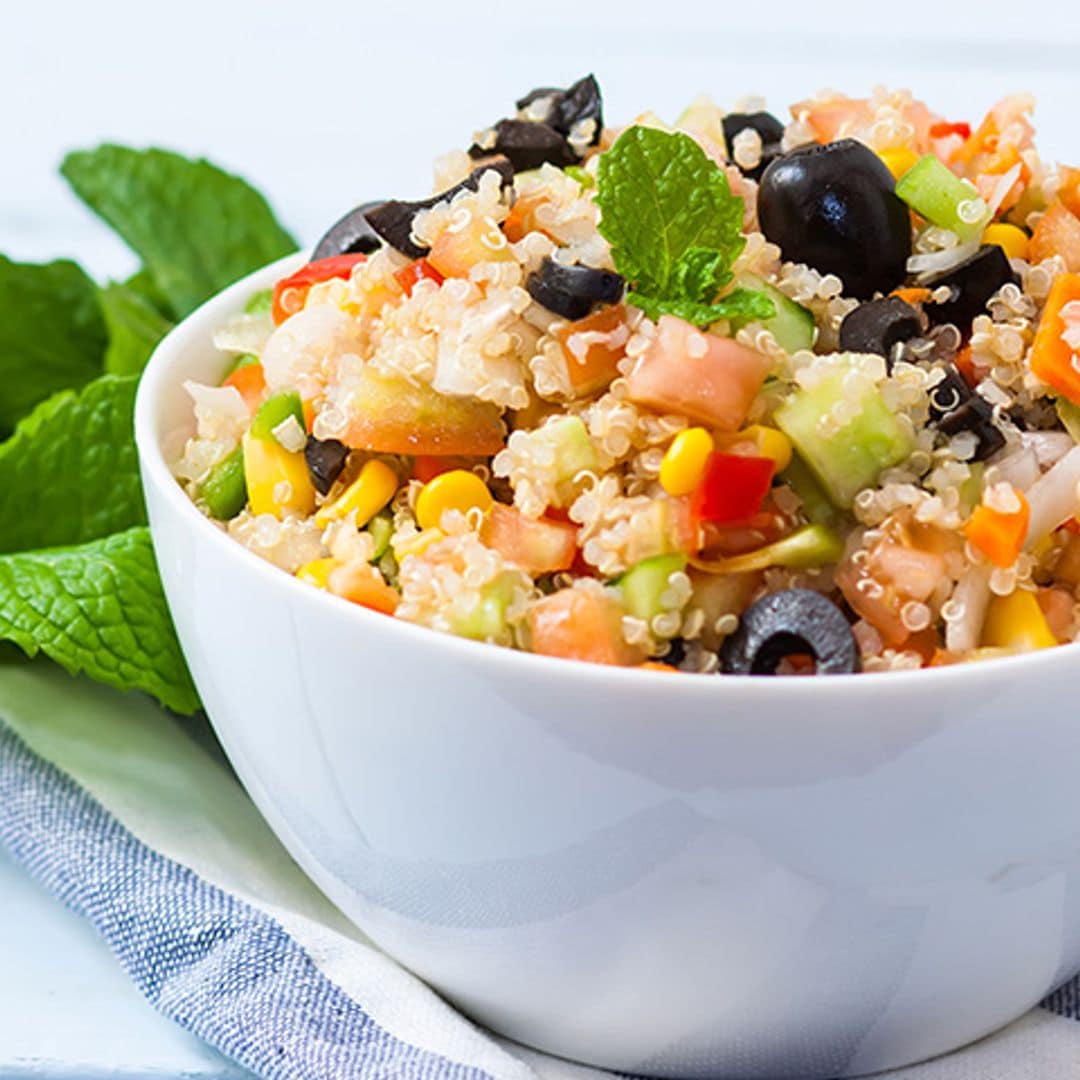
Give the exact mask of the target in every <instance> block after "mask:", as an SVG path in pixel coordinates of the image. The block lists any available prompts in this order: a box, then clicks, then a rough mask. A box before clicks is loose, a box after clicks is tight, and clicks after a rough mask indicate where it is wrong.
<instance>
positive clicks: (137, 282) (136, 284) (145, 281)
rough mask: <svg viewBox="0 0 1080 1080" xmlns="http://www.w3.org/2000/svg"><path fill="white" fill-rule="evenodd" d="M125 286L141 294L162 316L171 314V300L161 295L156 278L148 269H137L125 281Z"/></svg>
mask: <svg viewBox="0 0 1080 1080" xmlns="http://www.w3.org/2000/svg"><path fill="white" fill-rule="evenodd" d="M123 285H124V288H126V289H128V290H129V291H131V292H133V293H136V294H138V295H139V296H141V297H142V298H143V299H144V300H145V301H146V302H147V303H148V304H149V305H150V306H151V307H152V308H154V309H155V310H156V311H157V313H158V314H159V315H161V316H162V318H166V317H168V315H169V302H168V300H166V299H165V297H164V296H162V295H161V291H160V290H159V289H158V287H157V286H156V285H155V284H154V279H153V278H152V277H151V276H150V274H149V273H148V272H147V271H146V270H137V271H136V272H135V273H134V274H132V275H131V277H129V278H128V279H127V281H125V282H124V283H123Z"/></svg>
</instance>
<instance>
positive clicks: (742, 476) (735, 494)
mask: <svg viewBox="0 0 1080 1080" xmlns="http://www.w3.org/2000/svg"><path fill="white" fill-rule="evenodd" d="M775 471H776V462H775V461H773V459H772V458H766V457H749V456H745V455H743V454H724V453H721V452H720V451H718V450H714V451H713V452H712V453H711V454H710V455H709V459H708V461H707V462H706V463H705V475H704V477H703V478H702V481H701V484H700V486H699V487H698V489H697V491H695V492H694V494H693V496H692V502H693V508H694V515H695V516H696V517H697V519H698V520H699V521H702V522H706V521H710V522H719V523H721V524H723V523H727V522H732V521H745V520H746V519H747V518H750V517H753V516H754V514H756V513H757V512H758V511H759V510H760V509H761V504H762V502H763V501H764V499H765V496H766V495H768V493H769V487H770V486H771V484H772V478H773V473H774V472H775Z"/></svg>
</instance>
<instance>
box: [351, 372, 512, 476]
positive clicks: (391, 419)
mask: <svg viewBox="0 0 1080 1080" xmlns="http://www.w3.org/2000/svg"><path fill="white" fill-rule="evenodd" d="M348 389H349V392H350V395H351V406H352V409H351V413H350V419H349V426H348V427H347V428H346V430H345V434H344V435H343V436H342V438H341V441H342V442H343V443H345V445H346V446H349V447H351V448H352V449H354V450H374V451H375V452H376V453H381V454H414V455H416V454H419V455H421V456H427V455H434V456H438V457H445V456H447V455H450V456H454V457H456V456H459V455H460V456H463V457H489V456H490V455H492V454H496V453H498V452H499V450H501V449H502V446H503V437H504V429H503V423H502V420H501V419H500V416H499V408H498V406H496V405H493V404H491V403H490V402H487V401H476V400H475V399H473V398H463V397H450V396H449V395H446V394H440V393H439V392H438V391H436V390H433V389H432V388H431V387H430V386H428V385H427V384H426V383H411V382H409V381H407V380H406V379H399V378H395V377H393V376H388V375H382V374H380V373H379V372H377V371H375V369H374V368H372V367H371V366H370V365H365V366H364V367H362V368H361V369H360V371H359V372H358V373H356V374H355V375H354V376H352V378H351V379H350V382H349V388H348Z"/></svg>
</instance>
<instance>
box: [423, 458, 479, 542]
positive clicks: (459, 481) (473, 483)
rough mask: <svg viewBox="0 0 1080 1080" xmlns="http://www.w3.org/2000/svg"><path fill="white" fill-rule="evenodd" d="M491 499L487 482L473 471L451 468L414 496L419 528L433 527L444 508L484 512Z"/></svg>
mask: <svg viewBox="0 0 1080 1080" xmlns="http://www.w3.org/2000/svg"><path fill="white" fill-rule="evenodd" d="M494 501H495V500H494V499H493V498H492V497H491V492H490V491H488V488H487V484H485V483H484V481H483V480H481V479H480V477H479V476H477V475H476V473H471V472H468V471H467V470H466V469H451V470H450V472H445V473H442V474H441V475H439V476H436V477H435V479H434V480H430V481H429V482H428V483H426V484H425V485H424V486H423V488H422V489H421V491H420V494H419V495H418V496H417V497H416V523H417V525H419V526H420V528H421V529H432V528H436V527H438V525H439V523H440V522H441V521H442V516H443V514H445V513H446V511H447V510H460V511H461V513H463V514H465V513H467V512H468V511H470V510H472V509H474V508H475V509H478V510H483V511H485V512H486V511H487V510H488V509H489V508H490V507H491V504H492V503H493V502H494Z"/></svg>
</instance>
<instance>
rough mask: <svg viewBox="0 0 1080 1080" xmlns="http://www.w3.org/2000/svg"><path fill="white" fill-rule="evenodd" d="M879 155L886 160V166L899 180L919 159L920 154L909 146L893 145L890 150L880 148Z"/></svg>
mask: <svg viewBox="0 0 1080 1080" xmlns="http://www.w3.org/2000/svg"><path fill="white" fill-rule="evenodd" d="M878 157H879V158H881V160H882V161H884V162H885V168H887V169H888V170H889V172H891V173H892V174H893V179H894V180H899V179H900V177H901V176H903V175H904V173H906V172H907V171H908V170H909V169H910V168H911V167H912V165H914V164H915V163H916V162H917V161H918V160H919V155H918V154H916V153H915V151H914V150H912V149H911V147H909V146H893V147H890V149H888V150H879V151H878Z"/></svg>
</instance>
